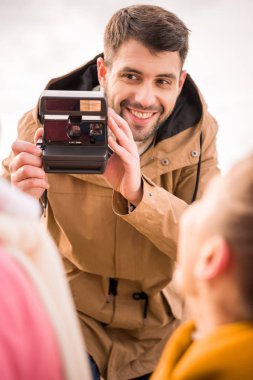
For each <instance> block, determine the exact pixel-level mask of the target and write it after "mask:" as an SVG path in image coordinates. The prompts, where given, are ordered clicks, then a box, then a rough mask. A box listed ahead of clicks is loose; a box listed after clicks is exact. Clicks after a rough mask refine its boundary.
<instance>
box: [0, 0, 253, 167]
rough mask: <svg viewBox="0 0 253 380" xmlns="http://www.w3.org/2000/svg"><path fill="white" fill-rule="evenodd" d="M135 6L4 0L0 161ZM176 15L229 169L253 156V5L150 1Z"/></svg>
mask: <svg viewBox="0 0 253 380" xmlns="http://www.w3.org/2000/svg"><path fill="white" fill-rule="evenodd" d="M135 3H136V1H123V0H104V1H102V0H91V1H90V0H89V1H85V0H61V1H60V0H43V1H38V0H0V126H1V138H0V159H2V158H3V157H5V156H6V155H7V154H8V152H9V150H10V145H11V142H12V141H13V140H14V139H15V137H16V127H17V122H18V120H19V118H20V117H21V116H22V114H23V113H24V112H25V111H26V110H28V109H30V108H32V107H33V106H34V105H35V104H36V101H37V99H38V97H39V95H40V93H41V91H42V90H43V88H44V86H45V85H46V83H47V82H48V80H49V79H51V78H52V77H56V76H60V75H62V74H65V73H66V72H68V71H70V70H72V69H74V68H76V67H78V66H80V65H82V64H83V63H85V62H86V61H87V60H89V59H91V58H93V56H95V55H96V54H97V53H99V52H101V51H102V50H103V30H104V27H105V25H106V23H107V21H108V20H109V18H110V17H111V15H112V14H113V13H114V12H115V11H116V10H117V9H119V8H121V7H123V6H127V5H130V4H135ZM145 3H146V4H156V5H160V6H162V7H164V8H167V9H168V10H170V11H172V12H174V13H176V14H177V15H178V16H179V17H180V18H181V19H182V20H183V21H184V22H185V23H186V25H187V26H188V28H189V29H190V30H191V37H190V53H189V56H188V58H187V60H186V63H185V69H186V70H187V71H188V72H189V73H190V74H191V76H192V77H193V79H194V80H195V82H196V83H197V84H198V86H199V87H200V89H201V91H202V93H203V95H204V97H205V99H206V101H207V103H208V106H209V110H210V111H211V113H212V114H213V115H214V116H215V117H216V119H217V120H218V122H219V125H220V130H219V135H218V152H219V164H220V167H221V169H222V171H223V172H224V171H226V170H227V169H228V168H229V167H230V166H231V165H232V164H233V162H234V161H235V160H237V159H239V158H240V157H242V156H244V155H245V154H247V153H249V152H252V151H253V121H252V111H253V95H252V91H253V78H252V70H253V43H252V39H253V1H251V0H241V1H238V0H171V1H170V0H167V1H163V0H160V1H148V0H147V1H145Z"/></svg>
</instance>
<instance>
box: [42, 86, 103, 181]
mask: <svg viewBox="0 0 253 380" xmlns="http://www.w3.org/2000/svg"><path fill="white" fill-rule="evenodd" d="M39 119H40V122H41V123H42V124H43V127H44V135H43V138H42V141H41V142H40V143H39V144H38V145H39V146H40V147H41V149H42V159H43V166H44V170H45V171H46V172H47V173H90V174H91V173H96V174H100V173H104V171H105V168H106V163H107V158H108V137H107V105H106V100H105V96H104V94H103V92H100V91H59V90H46V91H43V92H42V94H41V96H40V100H39Z"/></svg>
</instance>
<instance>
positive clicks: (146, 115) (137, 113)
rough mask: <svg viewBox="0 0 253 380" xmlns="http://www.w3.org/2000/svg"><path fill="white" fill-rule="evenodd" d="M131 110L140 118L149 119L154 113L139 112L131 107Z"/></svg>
mask: <svg viewBox="0 0 253 380" xmlns="http://www.w3.org/2000/svg"><path fill="white" fill-rule="evenodd" d="M129 111H130V112H131V114H133V115H134V116H136V117H138V118H139V119H148V118H149V117H151V116H152V115H153V112H137V111H134V110H131V109H129Z"/></svg>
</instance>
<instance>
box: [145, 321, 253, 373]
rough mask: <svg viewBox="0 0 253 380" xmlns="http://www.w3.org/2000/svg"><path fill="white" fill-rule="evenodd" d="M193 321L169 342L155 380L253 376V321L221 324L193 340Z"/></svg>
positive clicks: (185, 324)
mask: <svg viewBox="0 0 253 380" xmlns="http://www.w3.org/2000/svg"><path fill="white" fill-rule="evenodd" d="M194 331H195V325H194V323H193V322H187V323H184V324H183V325H182V326H180V327H179V328H178V329H177V330H176V331H175V333H174V334H173V335H172V337H171V339H170V340H169V342H168V343H167V345H166V347H165V349H164V351H163V354H162V356H161V359H160V362H159V364H158V367H157V369H156V371H155V372H154V374H153V376H152V378H151V380H186V379H187V380H253V321H252V322H241V323H231V324H227V325H223V326H220V327H218V328H217V329H216V330H215V331H213V332H212V333H210V334H208V335H206V336H205V337H204V338H202V339H200V340H197V341H193V338H192V334H193V333H194Z"/></svg>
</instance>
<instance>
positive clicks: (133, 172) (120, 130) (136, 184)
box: [105, 109, 143, 206]
mask: <svg viewBox="0 0 253 380" xmlns="http://www.w3.org/2000/svg"><path fill="white" fill-rule="evenodd" d="M108 126H109V128H110V130H111V131H112V133H113V134H114V136H115V137H116V141H115V140H114V139H113V137H112V136H109V137H108V143H109V146H110V148H111V149H112V150H113V151H114V153H113V155H112V156H111V157H110V158H109V160H108V163H107V167H106V171H105V178H106V179H107V181H108V182H109V183H110V185H111V186H112V188H113V189H114V190H116V191H118V192H120V193H121V194H122V195H123V197H124V198H126V199H127V200H128V201H129V202H130V203H132V204H133V205H134V206H137V205H138V204H139V203H140V201H141V199H142V195H143V190H142V179H141V169H140V158H139V153H138V149H137V146H136V143H135V141H134V139H133V135H132V131H131V129H130V128H129V125H128V123H127V122H126V121H125V120H124V119H122V117H120V116H119V115H117V114H116V113H115V112H114V111H113V110H112V109H109V112H108Z"/></svg>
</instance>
